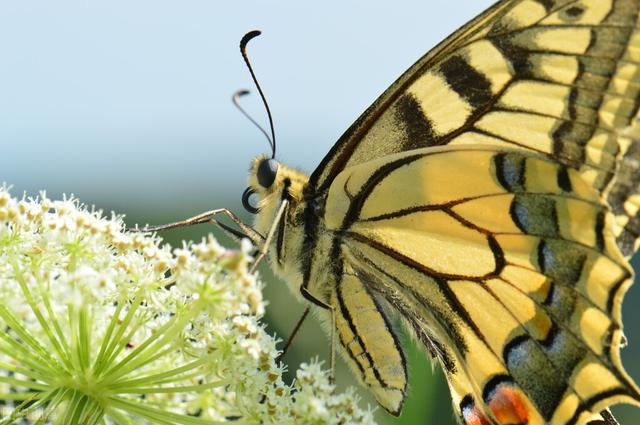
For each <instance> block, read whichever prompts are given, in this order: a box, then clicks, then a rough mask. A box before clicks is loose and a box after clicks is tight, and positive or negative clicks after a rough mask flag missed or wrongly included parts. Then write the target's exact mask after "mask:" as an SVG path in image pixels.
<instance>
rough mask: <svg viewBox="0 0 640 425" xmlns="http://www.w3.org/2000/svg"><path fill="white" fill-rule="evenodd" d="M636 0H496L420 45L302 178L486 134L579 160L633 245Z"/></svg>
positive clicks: (639, 48) (639, 80)
mask: <svg viewBox="0 0 640 425" xmlns="http://www.w3.org/2000/svg"><path fill="white" fill-rule="evenodd" d="M639 4H640V1H638V0H581V1H577V0H503V1H500V2H498V3H497V4H496V5H495V6H493V7H492V8H490V9H489V10H487V11H486V12H485V13H483V14H482V15H480V16H479V17H478V18H476V19H475V20H473V21H472V22H470V23H469V24H467V25H466V26H464V27H463V28H461V29H460V30H459V31H457V32H456V33H454V34H453V35H452V36H451V37H449V38H447V39H446V40H445V41H444V42H443V43H441V44H440V45H439V46H438V47H436V48H435V49H434V50H432V51H431V52H429V53H427V54H426V55H425V56H424V57H423V58H422V59H420V60H419V61H418V62H417V63H416V64H415V65H414V66H412V67H411V68H410V69H409V70H408V71H407V72H406V73H405V74H404V75H402V76H401V77H400V78H399V79H398V80H397V81H396V82H395V83H394V84H393V85H392V86H391V87H390V88H389V89H388V90H387V91H385V92H384V94H383V95H382V96H381V97H380V98H379V99H378V100H377V101H376V102H375V103H374V104H373V105H372V106H371V107H370V108H369V109H368V110H367V111H366V112H365V113H364V114H363V115H362V116H361V117H360V118H359V119H358V120H357V121H356V122H355V123H354V124H353V125H352V126H351V127H350V128H349V129H348V130H347V132H346V133H345V134H344V135H343V136H342V137H341V138H340V140H339V141H338V143H336V145H335V146H334V147H333V149H332V150H331V151H330V152H329V154H328V155H327V156H326V157H325V158H324V160H323V161H322V163H321V164H320V166H319V167H318V168H317V169H316V170H315V172H314V173H313V175H312V177H311V185H312V187H314V189H315V191H316V192H317V193H320V192H324V191H325V190H327V189H328V188H329V186H330V185H331V183H332V182H333V180H334V179H335V178H336V176H337V175H338V174H339V173H340V172H341V171H342V170H344V169H345V168H347V167H349V166H353V165H357V164H361V163H364V162H367V161H371V160H372V159H375V158H381V157H383V156H385V155H389V154H393V153H398V152H406V151H410V150H413V149H419V148H423V147H428V146H438V145H447V144H449V145H461V144H464V145H466V144H475V145H478V144H491V145H498V146H507V147H510V148H519V149H524V150H531V151H535V152H539V153H542V154H545V155H548V156H550V157H553V158H554V159H555V160H557V161H559V162H560V163H562V164H565V165H567V166H569V167H572V168H575V169H577V170H579V171H580V175H581V176H582V177H583V178H584V179H585V180H586V181H587V182H588V183H589V184H590V185H592V186H593V187H595V188H596V190H597V191H598V192H599V193H600V194H601V196H602V197H603V199H606V202H608V203H609V204H610V205H611V207H612V211H613V213H614V214H615V215H616V223H615V225H614V226H613V227H612V231H613V232H614V235H615V236H616V238H617V241H618V244H619V245H620V247H621V249H622V251H623V253H624V255H627V256H628V255H631V254H632V253H633V252H634V251H635V249H636V247H637V238H638V234H639V233H640V221H639V219H638V218H636V216H637V212H638V208H639V204H640V202H638V188H639V186H640V172H639V171H638V161H639V160H640V145H639V144H638V133H637V132H636V131H632V130H633V128H635V125H634V123H633V120H634V117H635V116H636V113H637V111H638V105H639V103H638V102H639V101H640V96H639V94H640V68H639V67H638V65H639V61H640V34H639V33H638V29H637V25H638V9H639Z"/></svg>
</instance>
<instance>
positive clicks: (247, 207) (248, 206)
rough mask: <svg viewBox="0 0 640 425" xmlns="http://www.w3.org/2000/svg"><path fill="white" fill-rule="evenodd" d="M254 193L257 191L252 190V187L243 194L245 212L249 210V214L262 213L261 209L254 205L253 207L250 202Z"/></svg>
mask: <svg viewBox="0 0 640 425" xmlns="http://www.w3.org/2000/svg"><path fill="white" fill-rule="evenodd" d="M254 193H256V191H255V190H253V189H251V188H250V187H248V188H246V189H245V190H244V192H243V193H242V206H243V207H244V209H245V210H247V212H249V213H251V214H258V213H259V212H260V209H259V208H256V207H254V206H253V205H251V202H249V198H251V195H253V194H254Z"/></svg>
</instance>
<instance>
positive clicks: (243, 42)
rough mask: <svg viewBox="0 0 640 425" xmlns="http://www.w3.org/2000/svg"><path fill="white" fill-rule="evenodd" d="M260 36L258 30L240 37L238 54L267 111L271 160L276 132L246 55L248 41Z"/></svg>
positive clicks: (274, 154)
mask: <svg viewBox="0 0 640 425" xmlns="http://www.w3.org/2000/svg"><path fill="white" fill-rule="evenodd" d="M260 34H262V32H261V31H258V30H254V31H249V32H248V33H246V34H245V35H244V37H242V40H240V53H241V54H242V58H243V59H244V62H245V63H246V64H247V68H249V72H250V73H251V78H252V79H253V82H254V84H255V85H256V88H257V89H258V93H260V97H261V98H262V103H263V104H264V108H265V109H266V110H267V116H268V117H269V127H271V138H270V139H269V137H268V136H267V139H269V141H270V144H271V158H272V159H275V157H276V132H275V130H274V129H273V118H272V117H271V110H270V109H269V104H268V103H267V98H266V97H265V96H264V93H263V92H262V88H261V87H260V84H259V83H258V79H257V78H256V74H255V73H254V72H253V68H252V67H251V62H249V56H248V55H247V43H249V41H251V40H252V39H253V38H255V37H257V36H259V35H260ZM234 98H235V96H234ZM234 103H235V102H234ZM245 115H246V113H245ZM251 121H252V122H253V120H252V119H251ZM258 127H260V126H258ZM260 128H262V127H260ZM262 131H263V132H264V130H262Z"/></svg>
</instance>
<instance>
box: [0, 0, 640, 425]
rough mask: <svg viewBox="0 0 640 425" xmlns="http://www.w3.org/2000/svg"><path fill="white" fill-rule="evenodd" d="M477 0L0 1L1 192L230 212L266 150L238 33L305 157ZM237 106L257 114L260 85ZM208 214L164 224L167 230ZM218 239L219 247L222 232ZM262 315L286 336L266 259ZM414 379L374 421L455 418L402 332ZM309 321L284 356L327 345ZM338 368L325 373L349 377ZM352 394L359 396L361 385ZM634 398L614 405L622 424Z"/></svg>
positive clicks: (632, 414) (283, 302) (481, 3)
mask: <svg viewBox="0 0 640 425" xmlns="http://www.w3.org/2000/svg"><path fill="white" fill-rule="evenodd" d="M491 3H492V2H491V1H490V0H475V1H469V0H448V1H447V2H427V1H420V2H417V1H407V0H396V1H395V2H393V5H392V4H391V2H377V3H376V2H369V1H363V0H352V1H349V2H342V1H335V0H327V1H324V2H315V3H311V2H300V1H293V0H286V1H285V0H283V1H277V2H265V1H257V0H245V1H243V2H222V1H211V0H188V1H182V2H177V1H168V0H138V1H135V2H131V1H125V0H110V1H108V2H107V1H101V2H98V1H89V0H85V1H83V0H57V1H55V2H44V1H20V2H18V1H12V2H9V1H4V2H0V147H1V149H0V182H2V181H4V182H6V183H7V184H10V185H12V186H13V190H12V193H13V194H14V195H20V194H21V193H22V192H23V191H24V192H26V193H27V194H29V195H35V194H37V193H38V191H39V190H46V191H47V193H48V195H49V196H50V197H53V198H58V197H61V196H62V195H63V194H74V195H76V196H77V197H79V198H80V199H81V200H82V201H83V202H84V203H87V204H95V205H96V206H97V207H99V208H102V209H104V210H105V211H112V210H113V211H116V212H117V213H120V214H126V220H127V222H128V223H129V224H130V225H133V224H134V223H141V224H144V223H152V224H159V223H165V222H169V221H175V220H178V219H182V218H186V217H189V216H192V215H194V214H197V213H199V212H202V211H205V210H208V209H212V208H218V207H228V208H230V209H231V210H234V211H236V212H242V211H243V209H242V207H241V205H240V194H241V193H242V191H243V190H244V188H245V180H246V171H247V167H248V164H249V161H250V159H251V158H252V157H253V156H255V155H257V154H259V153H264V152H267V151H268V146H267V143H266V141H265V140H264V138H263V137H262V136H261V134H260V133H259V132H258V131H257V130H256V129H255V128H254V127H252V126H251V124H250V123H249V122H248V121H247V120H246V119H244V118H243V117H242V116H241V115H240V114H239V113H238V112H237V111H236V110H235V109H234V108H233V106H232V104H231V102H230V97H231V94H232V93H233V92H234V91H236V90H238V89H240V88H249V89H251V90H253V86H252V84H251V81H250V77H249V74H248V72H247V70H246V69H245V67H244V64H243V62H242V59H241V57H240V55H239V52H238V41H239V40H240V37H241V36H242V35H243V34H244V33H245V32H246V31H248V30H252V29H256V28H257V29H261V30H263V32H264V34H263V36H262V37H260V38H258V39H256V40H254V41H253V42H252V44H251V45H250V47H249V51H250V55H251V58H252V61H253V64H254V66H255V69H256V72H257V74H258V76H259V79H260V81H261V82H262V85H263V88H264V90H265V93H266V95H267V96H268V99H269V102H270V105H271V109H272V112H273V115H274V119H275V124H276V134H277V138H278V157H279V158H278V159H279V160H281V161H283V162H286V163H287V164H289V165H293V166H297V167H300V168H301V169H303V170H305V171H307V172H311V171H312V170H313V168H314V167H315V165H317V164H318V163H319V161H320V160H321V158H322V157H323V155H324V154H325V153H326V152H327V151H328V150H329V149H330V147H331V146H332V145H333V143H334V141H335V140H336V139H337V138H338V137H339V136H340V134H341V133H342V132H343V131H344V130H345V129H346V128H347V127H348V126H349V124H351V122H352V121H353V120H354V119H355V118H357V116H358V115H359V114H360V113H361V112H362V111H363V110H364V109H365V108H366V107H367V106H368V105H369V104H370V103H371V102H372V101H373V100H374V99H375V98H376V97H377V96H378V95H379V94H380V93H381V92H382V91H383V90H384V89H385V88H386V87H387V86H388V85H389V84H390V83H391V82H393V80H394V79H395V78H397V77H398V76H399V75H400V74H401V73H402V72H403V71H404V70H405V69H406V68H407V67H408V66H410V65H411V64H412V63H413V62H414V61H415V60H417V59H418V58H419V57H420V56H421V55H422V54H424V53H425V52H426V51H427V50H428V49H429V48H431V47H432V46H434V45H435V44H436V43H437V42H438V41H439V40H441V39H442V38H443V37H445V36H446V35H448V34H449V33H451V32H452V31H453V30H455V29H456V28H457V27H458V26H460V25H462V24H463V23H465V22H466V21H467V20H469V19H471V18H472V17H473V16H474V15H476V14H477V13H479V12H480V11H481V10H483V9H484V8H486V7H487V6H489V5H490V4H491ZM244 105H245V107H246V108H247V109H248V110H249V111H251V113H252V114H253V115H254V116H255V117H256V118H258V120H259V121H261V122H263V123H266V119H265V114H264V111H263V108H262V106H261V104H260V103H259V98H258V97H257V95H254V96H252V97H250V98H247V99H245V101H244ZM210 231H211V226H206V225H205V226H199V227H197V228H193V229H188V230H184V231H182V230H180V231H168V232H166V233H164V234H163V236H164V237H165V239H166V240H168V241H170V242H171V243H172V244H174V245H175V244H180V241H181V240H182V239H185V238H186V239H194V240H199V239H201V238H202V237H203V236H204V235H206V234H207V233H208V232H210ZM224 243H225V244H229V245H230V244H232V242H231V241H229V240H224ZM262 273H263V275H264V276H265V279H266V280H267V282H268V284H267V296H268V298H269V300H270V306H269V308H268V310H269V313H268V317H267V319H268V321H269V329H270V331H271V332H275V333H277V334H278V335H279V336H280V337H281V338H283V339H286V337H287V336H288V335H289V333H290V331H291V329H292V328H293V326H294V324H295V322H296V321H297V319H298V317H299V315H300V314H301V312H302V306H300V305H298V304H297V303H296V302H294V301H292V296H291V294H290V293H289V292H288V290H286V289H285V284H284V283H283V282H281V281H278V280H276V279H274V278H273V277H272V276H271V275H270V274H269V271H268V269H266V268H263V270H262ZM624 317H625V324H626V329H627V336H628V338H629V341H630V343H629V346H628V347H627V348H626V349H625V350H624V356H623V357H624V361H625V364H626V368H627V370H628V371H629V373H630V374H631V375H632V376H633V377H635V379H636V380H640V356H639V354H640V288H638V285H636V286H635V287H632V289H631V290H630V292H629V295H628V296H627V298H626V300H625V306H624ZM406 346H407V347H408V357H409V359H410V373H411V388H410V395H409V399H408V402H407V404H406V406H405V409H404V413H403V415H402V417H401V418H399V419H395V418H391V417H390V416H389V415H387V414H386V413H385V412H384V411H382V410H381V409H379V410H378V416H377V417H378V419H379V421H380V423H383V424H421V425H424V424H439V425H440V424H443V425H446V424H453V423H454V422H455V421H454V419H453V416H452V414H451V413H450V407H449V406H450V401H449V395H448V390H447V389H446V385H445V384H444V379H443V377H442V376H441V373H440V371H439V369H438V368H437V367H436V368H434V369H435V370H434V371H433V372H432V368H431V366H430V364H429V361H428V360H427V359H426V357H425V355H424V354H423V353H422V352H421V351H420V350H418V349H416V347H415V346H414V345H413V344H412V343H411V342H410V341H407V344H406ZM327 347H328V343H327V338H326V336H325V335H324V333H323V332H322V331H321V330H320V329H319V327H318V326H317V324H316V323H315V322H313V321H307V323H306V324H305V325H304V327H303V329H302V335H301V336H300V337H299V338H297V339H296V340H295V342H294V344H293V348H292V351H291V352H290V354H288V355H287V358H286V361H287V363H288V364H289V365H290V368H291V369H292V370H295V369H296V368H297V365H298V364H299V363H300V362H301V361H306V360H309V359H310V358H312V357H315V356H319V357H320V358H325V359H326V358H327V355H328V348H327ZM343 369H344V367H343V366H341V369H340V370H339V371H338V374H337V376H338V383H339V384H340V385H343V386H344V385H351V384H353V381H352V380H351V377H350V374H349V373H348V372H347V371H346V370H343ZM362 394H363V397H365V400H366V401H365V402H371V403H373V402H372V401H371V399H369V398H366V397H367V394H366V392H365V391H362ZM639 411H640V409H635V408H629V407H627V408H619V409H617V410H616V412H617V413H618V414H619V417H620V420H621V423H622V424H635V423H640V412H639Z"/></svg>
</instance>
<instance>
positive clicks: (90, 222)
mask: <svg viewBox="0 0 640 425" xmlns="http://www.w3.org/2000/svg"><path fill="white" fill-rule="evenodd" d="M249 251H250V247H248V246H243V247H242V249H241V250H236V251H232V250H226V249H224V248H222V247H221V246H220V245H219V244H218V243H217V242H216V241H215V240H214V239H213V238H212V237H209V238H208V239H206V240H204V241H202V242H201V243H199V244H195V245H185V246H183V247H182V248H180V249H176V250H174V251H173V253H172V252H171V248H170V247H169V246H167V245H164V246H163V245H161V240H160V239H159V238H158V237H157V236H150V235H145V234H140V233H130V232H127V231H126V230H125V228H124V224H123V223H122V220H121V219H120V217H118V216H112V217H111V218H105V217H103V216H102V214H101V213H100V212H96V211H90V210H87V209H86V208H84V207H83V206H81V205H80V204H79V203H78V201H76V200H74V199H64V200H62V201H52V200H49V199H47V198H46V196H45V195H44V194H42V195H41V198H40V199H22V200H16V199H15V198H12V197H11V196H10V194H9V192H8V189H7V188H6V187H0V400H2V401H4V403H5V404H6V405H7V406H9V408H11V410H12V411H11V413H10V416H8V417H1V418H0V425H1V424H11V423H16V422H18V421H22V423H25V422H26V423H39V424H44V423H52V424H53V423H79V424H83V425H85V424H86V425H93V424H96V425H97V424H105V423H107V424H115V423H123V424H124V423H127V424H129V423H136V424H145V423H149V424H150V423H163V424H176V425H178V424H190V425H191V424H192V425H196V424H198V425H199V424H218V423H222V422H232V423H234V424H246V423H265V424H270V423H271V424H275V423H277V424H307V423H308V424H320V423H327V424H338V423H340V424H347V423H354V424H360V423H363V424H364V423H373V420H372V416H371V413H370V412H369V411H361V410H359V409H358V408H357V407H356V403H357V400H356V397H355V396H354V395H353V393H352V392H347V393H345V394H337V393H335V388H334V387H333V385H330V384H329V382H328V378H327V374H326V373H325V372H324V371H323V370H322V369H321V368H320V366H319V365H318V364H317V363H312V364H311V365H306V366H302V367H301V369H300V370H299V371H298V374H297V380H296V382H295V384H294V386H293V387H292V386H289V385H287V384H285V383H284V382H283V381H282V369H283V367H282V366H280V365H277V364H276V362H275V358H276V357H277V355H278V351H277V349H276V339H275V338H274V337H272V336H270V335H268V334H267V333H266V332H265V330H264V326H263V325H262V324H261V323H260V320H261V318H262V314H263V313H264V306H265V303H264V300H263V298H262V292H261V290H262V284H261V283H260V282H259V281H257V280H256V279H255V277H254V276H252V275H250V274H248V272H247V264H248V263H249V262H250V258H249V256H248V253H249ZM61 419H64V420H61Z"/></svg>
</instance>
